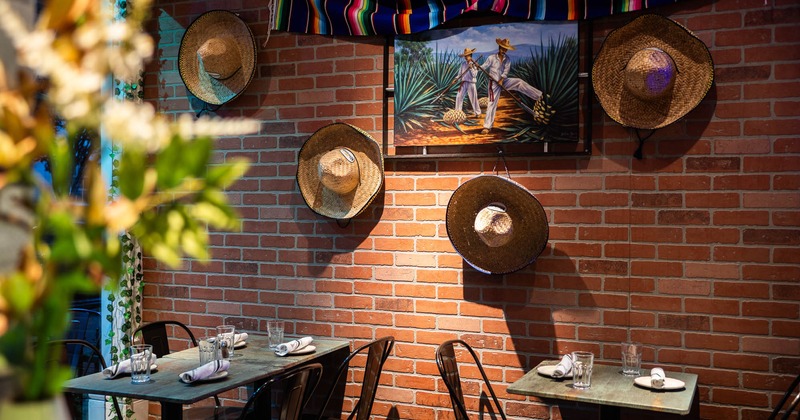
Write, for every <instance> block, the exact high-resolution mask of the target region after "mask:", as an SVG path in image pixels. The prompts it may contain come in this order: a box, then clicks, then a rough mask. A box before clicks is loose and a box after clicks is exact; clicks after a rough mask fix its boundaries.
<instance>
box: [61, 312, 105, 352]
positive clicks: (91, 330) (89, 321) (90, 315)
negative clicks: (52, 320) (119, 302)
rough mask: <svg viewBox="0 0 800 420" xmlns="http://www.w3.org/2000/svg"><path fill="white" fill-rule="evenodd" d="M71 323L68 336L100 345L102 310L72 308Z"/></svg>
mask: <svg viewBox="0 0 800 420" xmlns="http://www.w3.org/2000/svg"><path fill="white" fill-rule="evenodd" d="M69 314H70V319H71V321H72V325H70V328H69V330H68V331H67V338H68V339H74V340H83V341H88V342H89V343H91V344H93V345H94V346H95V347H98V346H100V320H101V316H100V312H98V311H92V310H89V309H82V308H70V310H69Z"/></svg>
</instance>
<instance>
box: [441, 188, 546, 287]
mask: <svg viewBox="0 0 800 420" xmlns="http://www.w3.org/2000/svg"><path fill="white" fill-rule="evenodd" d="M445 220H446V225H447V235H448V236H449V237H450V242H451V243H452V244H453V247H454V248H455V249H456V252H458V253H459V254H460V255H461V256H462V257H463V258H464V260H465V261H466V262H467V263H469V265H471V266H472V267H474V268H475V269H476V270H478V271H480V272H482V273H486V274H507V273H511V272H514V271H517V270H520V269H522V268H524V267H525V266H527V265H529V264H530V263H532V262H534V261H536V258H537V257H538V256H539V254H541V253H542V251H544V247H545V245H547V239H548V236H549V228H548V225H547V215H546V214H545V212H544V208H543V207H542V205H541V204H540V203H539V201H538V200H537V199H536V197H534V196H533V194H531V193H530V191H528V190H527V189H525V187H523V186H522V185H520V184H518V183H516V182H514V181H512V180H510V179H507V178H502V177H499V176H495V175H481V176H478V177H476V178H473V179H471V180H469V181H467V182H465V183H464V184H462V185H461V186H460V187H458V189H456V191H455V192H454V193H453V196H452V197H450V202H449V203H448V204H447V215H446V218H445Z"/></svg>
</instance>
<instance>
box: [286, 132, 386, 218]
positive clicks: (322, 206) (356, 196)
mask: <svg viewBox="0 0 800 420" xmlns="http://www.w3.org/2000/svg"><path fill="white" fill-rule="evenodd" d="M337 147H346V148H348V149H350V150H351V151H352V152H353V154H354V155H355V156H356V161H357V162H358V167H359V171H360V180H359V183H358V186H357V187H356V188H355V189H354V190H353V191H351V192H350V193H349V194H345V195H340V194H337V193H335V192H333V191H331V190H329V189H328V188H326V187H325V186H324V185H323V184H322V182H321V180H320V176H319V169H318V167H319V160H320V158H321V157H322V155H324V154H325V153H326V152H328V151H330V150H333V149H336V148H337ZM297 184H298V186H299V187H300V194H301V195H302V196H303V200H305V202H306V204H307V205H308V207H309V208H311V210H313V211H314V212H315V213H317V214H320V215H322V216H326V217H330V218H333V219H351V218H353V217H355V216H357V215H358V214H359V213H361V212H362V211H363V210H364V209H365V208H366V207H367V206H368V205H369V204H370V203H371V202H372V200H374V199H375V197H376V196H377V194H378V192H380V189H381V186H382V185H383V155H382V154H381V150H380V146H379V145H378V143H377V142H376V141H375V140H374V139H373V138H372V137H370V136H369V135H368V134H367V133H366V132H364V131H362V130H360V129H358V128H356V127H354V126H352V125H350V124H345V123H334V124H330V125H327V126H325V127H322V128H320V129H319V130H317V131H316V132H315V133H314V134H312V135H311V137H309V138H308V140H306V142H305V143H304V144H303V147H301V148H300V152H299V154H298V162H297Z"/></svg>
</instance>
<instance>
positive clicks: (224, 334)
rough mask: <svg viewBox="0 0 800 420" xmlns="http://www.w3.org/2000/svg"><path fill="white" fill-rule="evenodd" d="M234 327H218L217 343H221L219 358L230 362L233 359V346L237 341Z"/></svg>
mask: <svg viewBox="0 0 800 420" xmlns="http://www.w3.org/2000/svg"><path fill="white" fill-rule="evenodd" d="M234 329H235V328H234V326H233V325H218V326H217V342H218V343H219V358H220V359H225V360H228V359H230V358H231V357H233V345H234V344H236V343H234V340H235V334H234Z"/></svg>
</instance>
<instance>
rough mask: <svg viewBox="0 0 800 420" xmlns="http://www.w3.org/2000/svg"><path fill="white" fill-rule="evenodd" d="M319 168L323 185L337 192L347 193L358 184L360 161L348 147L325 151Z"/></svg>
mask: <svg viewBox="0 0 800 420" xmlns="http://www.w3.org/2000/svg"><path fill="white" fill-rule="evenodd" d="M318 170H319V179H320V182H321V183H322V185H324V186H325V188H327V189H329V190H331V191H333V192H335V193H337V194H340V195H344V194H347V193H349V192H351V191H353V190H355V189H356V187H357V186H358V180H359V178H360V173H359V168H358V161H357V160H356V156H355V154H354V153H353V151H352V150H350V149H348V148H346V147H337V148H335V149H333V150H330V151H328V152H325V153H324V154H323V155H322V156H321V157H320V159H319V164H318Z"/></svg>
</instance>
